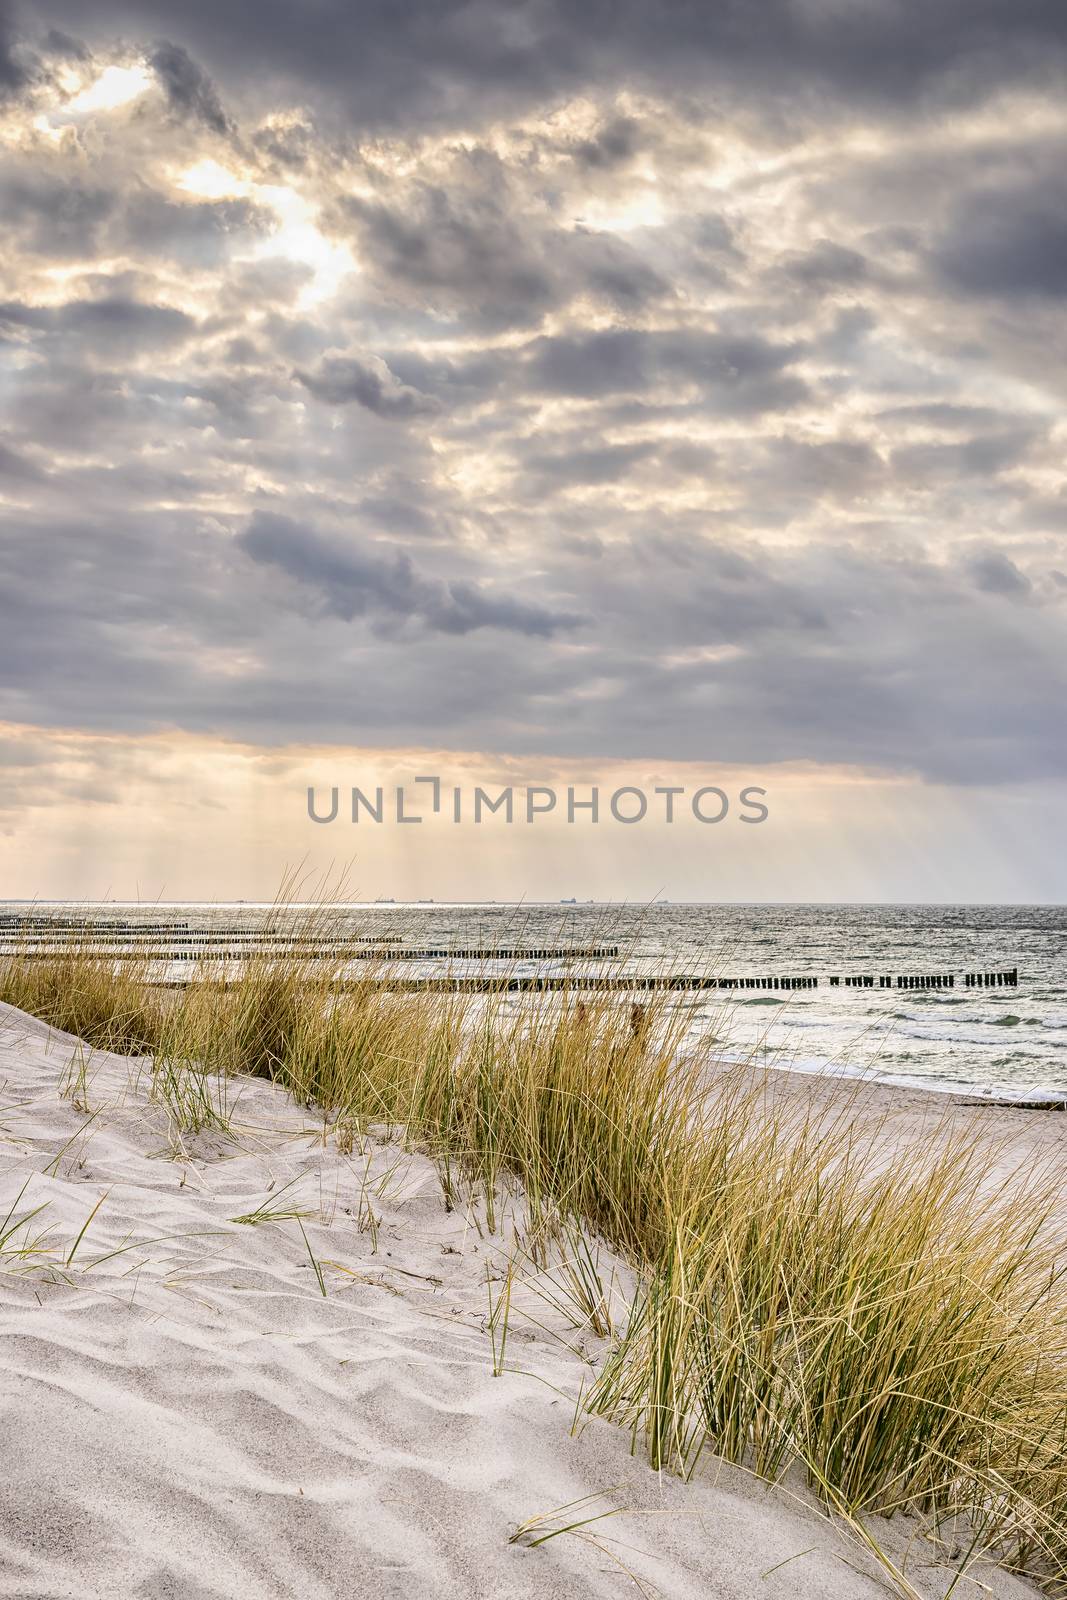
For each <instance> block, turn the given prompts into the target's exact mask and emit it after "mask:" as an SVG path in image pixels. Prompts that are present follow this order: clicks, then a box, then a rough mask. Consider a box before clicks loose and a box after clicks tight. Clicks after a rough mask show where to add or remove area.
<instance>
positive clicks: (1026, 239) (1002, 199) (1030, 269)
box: [933, 30, 1067, 299]
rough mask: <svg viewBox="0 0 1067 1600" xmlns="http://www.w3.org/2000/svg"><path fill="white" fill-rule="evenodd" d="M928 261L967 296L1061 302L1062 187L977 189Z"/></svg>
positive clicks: (1065, 286) (1066, 222)
mask: <svg viewBox="0 0 1067 1600" xmlns="http://www.w3.org/2000/svg"><path fill="white" fill-rule="evenodd" d="M1065 32H1067V30H1065ZM933 262H934V265H935V267H936V269H937V271H938V272H939V273H940V275H941V276H942V277H943V278H944V279H945V280H947V282H948V283H950V284H951V285H952V286H953V287H955V288H957V289H962V290H964V291H965V292H966V293H968V294H980V295H1006V296H1012V295H1033V296H1036V297H1038V298H1052V299H1059V298H1062V297H1063V296H1065V295H1067V187H1065V186H1064V184H1063V181H1062V179H1059V178H1054V179H1044V180H1038V181H1033V180H1032V181H1030V182H1027V183H1022V184H1016V185H1012V186H1010V187H985V186H982V187H980V188H978V189H976V190H975V191H974V192H973V193H971V194H968V195H967V196H966V197H965V198H964V200H963V201H962V202H961V203H960V205H959V206H958V208H957V210H956V212H955V215H954V216H953V218H952V222H951V224H950V226H949V227H948V229H947V230H946V231H945V233H944V235H943V236H942V238H941V239H940V241H939V242H938V244H937V245H936V247H935V249H934V251H933Z"/></svg>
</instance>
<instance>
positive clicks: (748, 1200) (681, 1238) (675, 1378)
mask: <svg viewBox="0 0 1067 1600" xmlns="http://www.w3.org/2000/svg"><path fill="white" fill-rule="evenodd" d="M339 974H340V967H339V966H336V965H335V966H331V965H330V963H328V962H319V961H313V960H311V959H309V958H306V957H297V956H292V957H284V958H279V957H273V956H268V955H266V954H261V955H258V956H255V957H253V958H251V959H250V960H248V961H247V962H246V963H245V964H244V967H243V972H242V975H241V977H240V979H239V981H237V982H235V983H233V984H230V985H228V986H227V985H223V984H221V983H219V982H218V981H216V979H215V977H213V976H212V974H211V973H210V972H208V971H206V970H205V971H204V972H201V973H198V974H194V975H193V978H192V981H191V982H190V983H189V985H188V986H187V987H186V988H185V989H183V990H180V991H177V992H176V993H172V994H166V995H164V994H161V993H160V992H159V991H156V990H152V989H151V988H149V987H148V986H147V985H146V983H145V976H146V974H145V971H144V970H141V969H140V968H138V967H136V966H134V967H133V968H131V965H130V964H128V963H123V964H121V965H119V964H118V963H113V962H109V961H106V960H105V961H96V960H92V959H89V958H84V957H81V956H80V955H79V953H78V952H77V951H75V950H72V951H71V952H70V954H69V955H66V954H64V955H63V956H61V957H57V958H56V959H54V960H51V961H39V960H38V961H23V960H20V958H18V957H15V958H12V959H10V960H9V961H8V963H7V964H6V966H4V967H3V968H2V969H0V998H2V999H4V1000H7V1001H9V1002H11V1003H12V1004H14V1005H17V1006H20V1007H22V1008H23V1009H25V1010H28V1011H32V1012H34V1013H36V1014H37V1015H39V1016H42V1017H45V1018H46V1019H47V1020H48V1021H49V1022H51V1023H53V1024H54V1025H55V1026H57V1027H62V1028H64V1029H66V1030H67V1031H69V1032H72V1033H77V1034H79V1035H80V1036H82V1037H84V1038H86V1039H88V1040H89V1041H90V1042H91V1043H93V1044H96V1045H102V1046H105V1047H107V1048H109V1049H113V1050H122V1051H125V1052H127V1053H134V1054H144V1055H147V1056H150V1057H151V1060H152V1069H153V1077H154V1081H155V1083H156V1084H157V1086H158V1088H157V1093H158V1094H159V1095H160V1096H161V1097H162V1098H163V1099H164V1100H165V1102H166V1104H167V1106H168V1110H169V1112H170V1114H171V1116H172V1118H173V1119H174V1120H175V1122H176V1123H177V1124H178V1126H179V1127H181V1128H182V1129H183V1130H184V1131H186V1132H188V1133H191V1134H193V1133H196V1132H197V1131H198V1130H199V1129H202V1128H204V1127H212V1128H216V1129H218V1128H220V1127H223V1126H225V1122H226V1097H225V1095H224V1094H222V1095H220V1092H219V1091H218V1089H217V1088H216V1089H213V1090H212V1089H209V1087H208V1078H209V1075H213V1074H221V1075H222V1076H223V1079H225V1077H227V1076H229V1075H232V1074H238V1073H255V1074H259V1075H263V1076H266V1077H269V1078H271V1079H273V1080H274V1081H276V1082H277V1083H279V1084H280V1085H281V1086H282V1087H284V1088H285V1089H286V1090H287V1091H288V1092H289V1093H291V1094H292V1095H294V1096H295V1097H296V1098H297V1099H299V1100H300V1101H301V1102H304V1103H306V1104H309V1105H310V1104H314V1105H317V1106H318V1107H320V1108H321V1109H322V1111H323V1113H324V1116H325V1118H326V1120H327V1123H328V1124H329V1125H332V1127H333V1128H334V1129H335V1130H336V1133H337V1137H338V1139H339V1141H342V1142H343V1147H344V1148H347V1149H352V1148H353V1147H354V1145H356V1144H359V1145H360V1147H362V1146H361V1141H362V1140H363V1138H364V1137H365V1135H366V1133H367V1131H368V1130H369V1129H371V1128H374V1129H376V1130H382V1129H384V1130H389V1131H392V1132H394V1133H395V1134H397V1135H398V1136H400V1137H403V1138H405V1139H407V1140H408V1141H410V1142H411V1143H413V1144H417V1145H418V1146H419V1147H420V1148H422V1149H425V1150H426V1151H427V1152H428V1153H429V1154H430V1155H431V1156H432V1157H433V1159H434V1160H435V1162H436V1164H437V1167H438V1170H439V1172H440V1174H441V1182H442V1188H443V1192H444V1198H445V1203H446V1205H453V1204H456V1203H458V1202H459V1201H460V1199H461V1198H463V1197H466V1199H467V1200H469V1199H470V1197H471V1196H472V1195H474V1196H476V1197H477V1198H478V1199H479V1200H480V1201H481V1202H482V1203H483V1205H484V1208H485V1215H486V1220H487V1223H488V1226H489V1228H490V1229H491V1230H492V1229H493V1228H494V1227H495V1226H496V1225H497V1221H498V1210H499V1206H500V1203H501V1196H502V1195H506V1194H507V1192H508V1189H509V1186H515V1185H521V1187H522V1191H523V1197H524V1204H525V1206H526V1208H527V1211H528V1217H527V1219H526V1234H525V1237H526V1239H527V1240H528V1241H534V1242H535V1243H534V1244H533V1245H531V1246H530V1249H531V1254H533V1253H535V1252H536V1241H537V1240H538V1239H541V1240H542V1241H543V1240H544V1239H546V1238H549V1237H552V1238H554V1239H556V1240H557V1241H559V1242H561V1243H562V1248H563V1255H564V1267H563V1277H562V1278H561V1279H560V1281H561V1283H566V1286H567V1292H568V1294H569V1296H570V1297H571V1298H572V1299H573V1300H574V1301H575V1303H576V1304H577V1305H578V1306H580V1307H581V1308H582V1311H583V1313H584V1315H585V1316H586V1317H587V1318H588V1320H589V1324H590V1326H592V1327H593V1328H595V1330H596V1331H598V1332H601V1333H604V1334H610V1337H611V1342H610V1344H609V1353H608V1356H607V1358H606V1360H605V1362H604V1364H603V1366H602V1368H601V1370H600V1372H599V1374H598V1376H597V1377H596V1379H595V1381H594V1382H593V1384H592V1387H591V1389H590V1390H589V1391H588V1392H587V1393H586V1395H585V1397H584V1399H583V1405H584V1406H585V1407H586V1408H587V1409H588V1411H590V1412H591V1413H593V1414H595V1415H599V1416H602V1417H607V1418H610V1419H612V1420H614V1421H616V1422H618V1423H620V1424H621V1425H623V1426H625V1427H626V1428H627V1429H629V1431H630V1434H631V1437H632V1440H633V1442H634V1446H635V1448H637V1447H640V1448H641V1449H642V1450H643V1451H644V1452H645V1453H646V1454H647V1457H648V1460H649V1462H650V1463H651V1465H652V1466H653V1467H655V1468H657V1469H670V1470H673V1471H677V1472H680V1473H682V1474H689V1473H691V1472H693V1471H694V1470H695V1469H696V1467H697V1465H698V1463H699V1462H700V1460H701V1459H702V1457H703V1456H704V1455H706V1454H708V1455H715V1456H718V1457H722V1458H725V1459H727V1460H729V1461H732V1462H736V1463H738V1464H740V1465H743V1466H745V1467H747V1468H750V1469H751V1470H753V1471H755V1472H757V1473H759V1474H761V1475H762V1476H764V1477H766V1478H768V1479H778V1478H780V1477H782V1476H783V1474H785V1473H786V1472H787V1471H790V1470H793V1471H795V1470H797V1469H798V1468H799V1469H800V1470H802V1471H803V1472H805V1473H806V1475H807V1478H808V1480H809V1482H810V1484H811V1485H812V1486H813V1487H814V1489H815V1490H816V1492H817V1493H818V1494H819V1495H820V1496H821V1497H822V1499H823V1501H824V1502H825V1504H826V1505H827V1506H828V1507H829V1508H830V1509H831V1510H832V1511H833V1512H834V1513H836V1514H839V1515H841V1516H844V1517H847V1518H848V1519H850V1520H851V1521H853V1522H854V1523H855V1524H856V1525H857V1526H860V1527H862V1526H863V1525H864V1521H865V1519H867V1518H869V1517H870V1516H871V1515H873V1514H881V1515H892V1514H893V1513H894V1512H895V1511H899V1510H911V1511H917V1512H920V1513H922V1514H924V1515H926V1516H927V1517H928V1518H932V1519H933V1520H934V1521H935V1522H940V1523H943V1524H945V1525H946V1526H949V1527H951V1528H952V1529H953V1530H956V1529H958V1527H959V1526H964V1527H965V1528H967V1529H968V1530H970V1531H969V1535H968V1537H970V1538H971V1539H972V1540H973V1542H974V1545H975V1548H976V1549H977V1548H980V1549H982V1550H983V1551H985V1552H991V1553H992V1554H993V1555H994V1556H995V1557H996V1558H997V1559H999V1560H1000V1561H1001V1562H1002V1563H1003V1564H1004V1565H1006V1566H1008V1567H1011V1568H1014V1569H1016V1570H1019V1571H1024V1572H1027V1573H1029V1574H1031V1575H1033V1576H1035V1577H1036V1578H1037V1579H1038V1580H1039V1581H1041V1582H1043V1583H1045V1584H1047V1585H1048V1586H1049V1587H1050V1589H1053V1590H1055V1591H1057V1592H1062V1593H1067V1460H1065V1446H1067V1290H1065V1285H1064V1280H1063V1277H1062V1267H1061V1266H1060V1265H1059V1263H1058V1260H1057V1251H1056V1241H1055V1239H1054V1237H1053V1236H1052V1233H1051V1230H1049V1229H1048V1228H1047V1227H1046V1219H1047V1214H1048V1212H1049V1209H1050V1206H1051V1203H1052V1199H1053V1193H1052V1186H1051V1183H1050V1181H1049V1180H1048V1178H1047V1177H1043V1176H1042V1175H1041V1174H1029V1175H1027V1174H1020V1175H1019V1176H1018V1178H1017V1180H1016V1181H1015V1182H1013V1183H1012V1184H1009V1185H1008V1186H1006V1187H1005V1186H1004V1185H1003V1184H1002V1183H994V1182H993V1179H992V1170H993V1164H994V1162H995V1160H996V1151H995V1150H994V1149H993V1148H992V1147H991V1146H990V1145H989V1144H988V1143H985V1142H981V1143H979V1142H978V1141H977V1140H975V1139H974V1138H970V1137H963V1136H961V1135H959V1134H953V1133H952V1132H951V1131H949V1130H947V1129H945V1128H935V1129H933V1130H932V1131H931V1133H930V1135H929V1137H928V1138H927V1139H926V1140H924V1141H922V1142H921V1143H919V1144H912V1145H909V1147H908V1149H907V1151H906V1152H894V1151H893V1150H892V1148H891V1146H890V1144H889V1142H888V1140H887V1139H886V1138H885V1137H883V1136H882V1132H883V1130H880V1129H879V1128H878V1127H870V1128H865V1129H864V1130H863V1133H862V1135H860V1134H859V1133H857V1120H856V1119H855V1118H854V1117H852V1116H849V1115H848V1114H847V1108H846V1110H845V1111H844V1112H842V1111H841V1110H840V1108H839V1109H838V1111H837V1112H836V1113H822V1114H818V1115H815V1114H805V1113H804V1112H802V1111H796V1110H790V1109H789V1107H791V1106H795V1105H798V1104H803V1103H804V1102H803V1100H802V1099H797V1100H794V1099H791V1098H790V1097H788V1096H784V1097H776V1096H775V1095H774V1093H773V1089H772V1087H771V1086H770V1084H769V1083H768V1081H767V1079H766V1077H765V1076H762V1075H761V1074H759V1073H758V1072H755V1071H751V1070H748V1069H747V1068H745V1067H735V1068H730V1069H726V1068H723V1067H722V1066H721V1065H720V1064H719V1063H717V1062H716V1061H715V1059H714V1050H713V1046H712V1045H711V1043H710V1042H709V1043H708V1044H706V1045H704V1046H697V1047H694V1046H693V1045H692V1043H691V1042H690V1043H688V1044H687V1047H686V1050H685V1051H683V1050H682V1049H681V1048H680V1047H681V1043H682V1037H683V1032H684V1028H685V1022H684V1017H683V1014H682V1012H681V1011H680V1009H679V1008H677V1007H672V1006H671V1005H670V1004H669V1003H668V1002H666V1001H664V1000H662V999H660V998H659V997H655V996H653V997H650V999H649V1000H648V1002H647V1003H646V1004H642V1005H640V1006H636V1005H633V1004H632V1003H631V1002H630V1001H629V1000H628V999H626V998H625V997H624V996H619V995H611V994H609V995H607V996H604V995H592V994H583V995H581V996H578V995H572V994H570V993H568V992H564V993H562V994H554V995H551V996H548V995H533V994H531V995H527V996H523V998H522V1000H521V1002H520V1003H515V1002H514V1000H509V999H508V998H506V997H505V996H504V995H503V994H490V995H488V996H477V997H472V996H459V995H445V994H435V993H426V992H419V993H394V992H390V991H388V990H387V989H386V988H384V987H383V986H382V985H381V983H380V982H379V975H378V974H377V973H376V972H375V971H373V970H367V969H366V968H365V966H364V965H363V964H361V972H360V977H359V980H358V981H357V982H355V983H354V984H351V985H350V986H348V987H346V988H344V989H341V988H340V987H339V986H337V984H336V982H335V980H336V979H337V978H338V976H339ZM716 1031H718V1030H716ZM242 1220H247V1221H252V1220H255V1219H254V1218H253V1217H251V1216H250V1217H249V1218H246V1219H242ZM576 1226H579V1227H580V1228H581V1229H584V1230H586V1233H584V1234H581V1235H579V1234H575V1233H574V1231H573V1230H574V1228H575V1227H576ZM588 1234H593V1235H598V1236H600V1237H601V1238H603V1239H604V1240H605V1241H606V1242H607V1243H608V1244H609V1245H610V1246H611V1247H612V1248H614V1249H615V1250H616V1251H618V1252H620V1253H621V1254H622V1255H623V1256H624V1257H625V1258H626V1259H627V1260H628V1261H629V1262H631V1263H632V1264H633V1266H634V1267H635V1268H636V1269H637V1272H638V1275H639V1288H638V1291H637V1294H636V1296H635V1298H634V1301H633V1304H632V1306H631V1309H630V1314H629V1316H628V1318H626V1319H625V1320H624V1322H623V1323H622V1325H621V1326H619V1325H618V1319H617V1318H611V1317H609V1316H608V1313H607V1311H606V1308H605V1306H604V1304H603V1296H602V1293H601V1291H600V1287H599V1277H598V1269H597V1264H596V1259H595V1254H594V1253H593V1252H592V1247H590V1246H588V1245H587V1244H585V1245H583V1244H582V1243H580V1242H577V1241H579V1240H580V1239H584V1238H587V1237H588ZM309 1254H310V1251H309ZM312 1261H313V1264H314V1258H313V1257H312ZM319 1281H320V1287H322V1282H321V1277H320V1280H319ZM509 1291H510V1283H509V1284H508V1285H506V1287H505V1292H504V1293H503V1294H498V1296H497V1297H496V1298H495V1299H494V1298H493V1293H492V1287H491V1286H490V1297H491V1315H492V1321H493V1334H494V1366H496V1365H497V1361H496V1357H497V1355H498V1354H501V1353H502V1345H503V1341H504V1338H505V1337H506V1316H507V1306H508V1303H509V1298H510V1295H509ZM323 1292H324V1293H325V1289H324V1288H323ZM501 1364H502V1362H501ZM953 1537H954V1538H955V1537H956V1533H955V1532H954V1533H953ZM901 1583H902V1585H903V1592H907V1585H906V1582H905V1581H904V1580H901Z"/></svg>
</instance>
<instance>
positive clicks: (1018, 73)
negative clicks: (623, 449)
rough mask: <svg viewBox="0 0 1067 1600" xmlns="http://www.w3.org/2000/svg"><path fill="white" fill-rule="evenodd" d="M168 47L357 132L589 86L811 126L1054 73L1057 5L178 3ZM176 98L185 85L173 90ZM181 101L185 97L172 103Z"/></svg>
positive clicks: (1066, 46) (160, 9) (455, 0)
mask: <svg viewBox="0 0 1067 1600" xmlns="http://www.w3.org/2000/svg"><path fill="white" fill-rule="evenodd" d="M48 10H49V13H50V15H51V16H52V17H53V18H54V19H55V20H56V21H58V22H60V23H64V22H65V23H68V24H70V25H73V26H76V27H77V29H78V31H79V32H80V33H84V34H86V35H90V34H91V35H92V36H93V37H94V38H100V37H101V36H113V35H114V34H115V33H119V32H124V33H131V32H136V33H140V34H145V33H148V34H152V33H154V32H158V31H161V30H163V31H167V32H169V31H171V30H172V29H173V28H174V26H175V17H176V15H177V14H176V13H175V9H174V5H173V0H50V4H49V7H48ZM180 21H181V29H182V33H181V37H182V39H183V41H184V42H185V43H186V44H187V45H188V47H189V49H191V50H192V51H193V53H194V55H196V56H198V57H201V58H202V59H204V60H205V61H206V62H207V63H208V65H209V67H210V69H211V71H213V72H214V73H216V74H218V75H224V76H225V77H226V78H228V79H230V78H232V79H233V80H235V81H237V82H239V83H240V84H241V85H242V88H244V89H245V90H246V92H247V91H248V90H250V89H255V88H257V87H258V86H260V85H261V84H262V83H263V82H264V81H269V82H271V83H272V84H275V85H277V84H281V83H285V84H287V86H288V88H289V93H290V97H291V98H295V99H296V100H297V101H304V100H307V99H309V98H310V97H311V96H314V99H315V101H316V102H318V103H321V102H322V101H323V100H327V101H328V102H329V104H330V105H331V106H332V108H333V109H334V111H335V112H336V113H338V114H344V115H346V116H348V117H349V118H351V120H352V121H353V122H355V123H357V124H359V125H362V126H364V127H375V126H376V127H382V126H398V125H399V126H401V127H405V128H411V127H413V126H415V125H420V124H421V125H423V126H426V125H430V124H433V123H437V124H441V123H444V124H451V125H453V126H460V125H462V126H467V125H468V123H469V120H470V118H471V115H472V111H473V112H475V114H477V112H478V111H479V110H480V111H481V112H482V113H483V114H486V115H497V116H499V115H500V114H501V113H507V114H513V113H514V112H515V110H516V109H517V108H519V107H524V106H529V105H530V104H531V103H533V102H535V101H548V100H551V99H553V98H554V97H556V96H558V95H560V94H563V93H568V92H574V91H576V90H581V89H582V88H584V87H585V86H586V85H588V84H589V83H595V84H596V85H597V87H598V88H599V89H600V90H602V91H610V90H611V89H612V88H617V87H620V86H622V85H624V84H626V83H636V84H639V85H642V86H644V87H647V88H650V89H651V88H658V89H660V90H663V89H664V88H668V89H669V90H671V91H673V92H681V93H686V92H692V93H699V94H701V95H707V94H708V93H709V92H714V93H715V94H716V95H717V96H719V97H721V98H729V99H732V100H733V101H734V102H735V103H738V104H745V103H751V100H752V97H753V96H755V95H768V96H772V97H775V96H777V97H779V99H778V103H777V106H776V110H777V112H778V114H779V115H781V114H782V110H783V107H784V97H785V96H786V95H788V96H789V99H790V102H791V104H792V106H793V107H794V108H796V109H799V108H800V107H802V106H805V105H807V106H809V107H810V108H811V111H812V112H813V113H815V112H817V111H822V112H825V110H826V108H827V104H828V102H830V101H836V102H843V103H846V104H848V103H851V104H860V105H865V106H868V107H871V106H873V107H878V108H881V109H883V110H886V109H888V110H896V109H900V108H904V107H909V106H912V105H914V104H915V103H916V102H917V101H927V102H932V101H941V102H944V103H949V104H956V103H968V102H971V101H973V100H975V99H976V98H977V97H980V96H981V95H983V94H985V93H987V92H989V91H990V90H992V89H996V88H1000V87H1003V86H1004V85H1005V84H1007V83H1012V82H1015V81H1018V80H1019V79H1020V78H1029V79H1032V80H1036V81H1040V82H1043V83H1047V82H1052V81H1054V79H1055V76H1056V75H1057V73H1059V72H1061V71H1062V69H1063V65H1064V60H1065V57H1067V39H1065V30H1064V26H1063V12H1062V8H1061V6H1060V4H1059V0H984V3H983V4H982V5H981V7H980V8H978V9H977V10H976V8H975V6H974V4H973V0H930V3H928V4H925V5H923V6H921V7H920V6H916V5H915V4H914V3H913V0H870V3H868V4H864V5H862V6H861V5H856V6H840V5H828V4H821V3H816V0H807V3H803V4H801V3H797V0H764V3H763V4H761V5H758V6H742V5H726V4H723V5H694V4H692V3H691V0H660V3H659V4H657V5H653V6H650V5H648V4H646V3H645V0H588V3H586V4H583V5H581V6H575V5H573V4H569V3H566V0H520V3H519V4H518V5H515V6H508V7H499V6H493V5H489V4H474V5H472V4H471V3H470V0H364V3H363V4H361V5H360V6H358V7H353V6H351V5H349V4H347V3H346V0H322V3H320V4H319V5H318V6H317V7H316V10H315V17H314V25H313V26H310V25H309V24H308V20H307V17H306V15H305V14H304V12H303V11H302V10H301V8H299V7H294V6H293V5H291V4H290V3H289V0H255V3H253V0H238V3H233V4H227V5H218V4H213V3H209V0H186V3H185V4H184V5H183V6H182V8H181V12H180ZM177 75H178V78H179V81H180V82H181V81H184V80H183V79H182V77H181V73H180V71H179V72H178V74H177ZM186 92H188V91H186Z"/></svg>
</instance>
